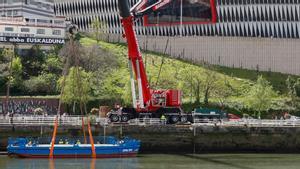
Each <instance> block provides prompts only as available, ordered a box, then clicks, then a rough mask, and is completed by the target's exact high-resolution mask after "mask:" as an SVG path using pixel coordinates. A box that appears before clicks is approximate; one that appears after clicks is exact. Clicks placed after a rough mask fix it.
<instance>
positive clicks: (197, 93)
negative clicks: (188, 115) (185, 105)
mask: <svg viewBox="0 0 300 169" xmlns="http://www.w3.org/2000/svg"><path fill="white" fill-rule="evenodd" d="M195 93H196V101H195V103H197V104H199V103H200V81H197V86H196V92H195Z"/></svg>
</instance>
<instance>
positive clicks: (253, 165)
mask: <svg viewBox="0 0 300 169" xmlns="http://www.w3.org/2000/svg"><path fill="white" fill-rule="evenodd" d="M98 168H99V169H299V168H300V154H200V155H191V154H187V155H167V154H141V155H139V156H138V157H137V158H123V159H94V160H93V159H54V160H49V159H18V158H10V157H7V156H0V169H98Z"/></svg>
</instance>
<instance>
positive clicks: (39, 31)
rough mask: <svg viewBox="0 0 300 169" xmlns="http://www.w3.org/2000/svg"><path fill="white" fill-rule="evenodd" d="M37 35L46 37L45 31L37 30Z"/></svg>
mask: <svg viewBox="0 0 300 169" xmlns="http://www.w3.org/2000/svg"><path fill="white" fill-rule="evenodd" d="M36 34H40V35H44V34H45V29H37V30H36Z"/></svg>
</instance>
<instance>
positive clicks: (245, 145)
mask: <svg viewBox="0 0 300 169" xmlns="http://www.w3.org/2000/svg"><path fill="white" fill-rule="evenodd" d="M93 131H94V135H103V133H104V128H103V127H102V126H94V127H93ZM51 133H52V128H50V127H44V128H43V135H42V136H51ZM105 133H106V135H114V136H120V135H121V133H122V135H123V136H130V137H133V138H136V139H140V140H141V142H142V147H141V152H142V153H207V152H264V153H266V152H276V153H279V152H281V153H300V128H293V127H275V128H271V127H256V128H254V127H214V126H199V127H192V126H122V127H121V126H109V127H106V128H105ZM40 135H41V130H40V127H15V128H11V127H6V128H1V129H0V145H1V146H0V147H1V150H5V147H6V144H7V138H8V137H16V136H40ZM59 135H64V136H66V135H68V136H76V135H77V136H82V133H81V130H80V129H67V128H65V129H63V128H61V129H60V130H59Z"/></svg>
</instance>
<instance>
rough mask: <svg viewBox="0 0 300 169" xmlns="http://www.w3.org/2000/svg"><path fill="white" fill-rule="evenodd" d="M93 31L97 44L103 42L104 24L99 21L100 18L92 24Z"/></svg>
mask: <svg viewBox="0 0 300 169" xmlns="http://www.w3.org/2000/svg"><path fill="white" fill-rule="evenodd" d="M92 29H93V30H92V31H93V36H94V38H95V39H96V40H97V43H99V41H100V40H101V36H102V34H103V33H104V29H105V27H104V24H103V23H102V22H101V21H100V20H99V18H96V19H95V20H94V21H93V22H92Z"/></svg>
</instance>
